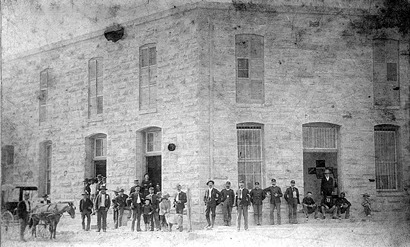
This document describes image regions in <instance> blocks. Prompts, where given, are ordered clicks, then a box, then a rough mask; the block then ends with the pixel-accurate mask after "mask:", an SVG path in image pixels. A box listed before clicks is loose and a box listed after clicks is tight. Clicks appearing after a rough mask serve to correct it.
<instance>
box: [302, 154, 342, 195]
mask: <svg viewBox="0 0 410 247" xmlns="http://www.w3.org/2000/svg"><path fill="white" fill-rule="evenodd" d="M326 168H327V169H329V170H330V171H331V173H332V174H331V176H332V175H333V177H334V178H335V181H336V182H337V153H336V152H327V153H326V152H303V176H304V179H303V180H304V188H305V193H306V192H308V191H311V192H312V193H313V196H312V197H313V199H314V200H315V201H316V202H320V199H321V197H320V184H321V180H322V177H323V176H324V175H323V174H324V171H325V169H326Z"/></svg>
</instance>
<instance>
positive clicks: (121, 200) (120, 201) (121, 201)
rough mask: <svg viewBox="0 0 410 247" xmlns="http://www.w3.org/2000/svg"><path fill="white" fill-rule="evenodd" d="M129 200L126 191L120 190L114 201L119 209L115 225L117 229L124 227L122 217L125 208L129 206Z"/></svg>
mask: <svg viewBox="0 0 410 247" xmlns="http://www.w3.org/2000/svg"><path fill="white" fill-rule="evenodd" d="M127 199H128V196H127V195H126V194H124V189H120V190H119V191H118V195H117V196H116V197H115V198H114V200H113V202H115V204H116V206H117V209H118V218H117V222H116V224H115V228H118V227H121V226H122V217H123V215H124V208H125V207H126V206H127Z"/></svg>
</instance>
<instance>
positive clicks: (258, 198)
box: [250, 182, 265, 226]
mask: <svg viewBox="0 0 410 247" xmlns="http://www.w3.org/2000/svg"><path fill="white" fill-rule="evenodd" d="M250 197H251V202H252V206H253V218H254V220H255V224H256V225H258V226H260V225H261V224H262V204H263V202H262V201H263V200H264V199H265V192H263V190H262V189H261V188H260V187H259V182H255V188H254V189H253V190H251V193H250Z"/></svg>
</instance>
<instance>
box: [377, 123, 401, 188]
mask: <svg viewBox="0 0 410 247" xmlns="http://www.w3.org/2000/svg"><path fill="white" fill-rule="evenodd" d="M398 130H399V127H398V126H395V125H387V124H386V125H376V126H375V127H374V151H375V165H376V189H377V190H379V191H392V190H397V189H398V139H399V138H398Z"/></svg>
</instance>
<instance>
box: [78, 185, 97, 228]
mask: <svg viewBox="0 0 410 247" xmlns="http://www.w3.org/2000/svg"><path fill="white" fill-rule="evenodd" d="M82 196H83V199H81V200H80V213H81V224H82V226H83V230H85V231H89V230H90V224H91V211H92V210H93V206H94V204H93V202H92V201H91V200H90V198H89V195H88V194H87V192H83V194H82ZM85 218H87V227H86V226H85Z"/></svg>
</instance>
